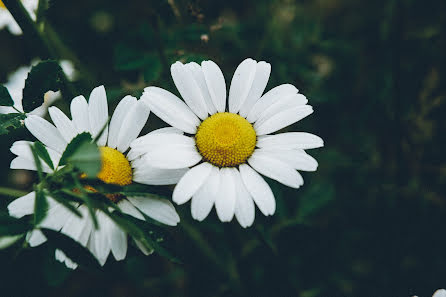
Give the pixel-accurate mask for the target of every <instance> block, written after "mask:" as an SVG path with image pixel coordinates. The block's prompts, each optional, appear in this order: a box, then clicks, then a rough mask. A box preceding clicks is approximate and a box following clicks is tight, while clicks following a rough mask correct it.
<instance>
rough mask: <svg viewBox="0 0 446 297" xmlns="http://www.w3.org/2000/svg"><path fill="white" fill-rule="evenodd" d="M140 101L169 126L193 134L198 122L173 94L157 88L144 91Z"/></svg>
mask: <svg viewBox="0 0 446 297" xmlns="http://www.w3.org/2000/svg"><path fill="white" fill-rule="evenodd" d="M141 100H143V102H144V103H146V104H147V105H148V106H149V108H150V110H151V111H152V112H153V113H154V114H156V115H157V116H158V117H159V118H161V119H162V120H163V121H164V122H166V123H168V124H169V125H171V126H173V127H176V128H178V129H180V130H182V131H184V132H186V133H191V134H194V133H195V132H196V131H197V127H198V125H200V120H199V119H198V118H197V116H196V115H195V114H194V113H193V112H192V111H191V109H190V108H189V107H188V106H187V105H186V104H185V103H184V102H183V101H181V100H180V98H178V97H177V96H175V95H174V94H172V93H170V92H168V91H166V90H163V89H161V88H157V87H148V88H145V89H144V93H143V94H142V97H141Z"/></svg>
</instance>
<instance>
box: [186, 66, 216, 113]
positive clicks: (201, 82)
mask: <svg viewBox="0 0 446 297" xmlns="http://www.w3.org/2000/svg"><path fill="white" fill-rule="evenodd" d="M185 66H186V67H187V68H188V69H189V71H190V72H191V73H192V76H193V77H194V79H195V82H196V83H197V85H198V87H199V88H200V91H201V95H202V96H203V99H204V102H205V103H206V106H207V112H208V113H209V114H214V113H216V112H217V109H216V108H215V106H214V103H213V102H212V98H211V94H210V93H209V90H208V86H207V85H206V79H205V78H204V73H203V70H202V69H201V66H200V65H198V64H197V63H195V62H191V63H187V64H186V65H185Z"/></svg>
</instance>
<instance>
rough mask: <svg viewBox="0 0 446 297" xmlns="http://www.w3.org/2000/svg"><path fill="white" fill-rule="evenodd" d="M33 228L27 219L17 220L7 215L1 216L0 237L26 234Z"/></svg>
mask: <svg viewBox="0 0 446 297" xmlns="http://www.w3.org/2000/svg"><path fill="white" fill-rule="evenodd" d="M32 228H33V225H31V224H30V223H29V219H28V218H26V217H24V218H20V219H16V218H14V217H11V216H8V215H6V214H0V236H11V235H18V234H24V233H26V232H28V231H29V230H31V229H32Z"/></svg>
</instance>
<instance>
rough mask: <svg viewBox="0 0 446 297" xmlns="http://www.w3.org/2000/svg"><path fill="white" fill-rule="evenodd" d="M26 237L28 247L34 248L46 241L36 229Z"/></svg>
mask: <svg viewBox="0 0 446 297" xmlns="http://www.w3.org/2000/svg"><path fill="white" fill-rule="evenodd" d="M28 235H29V237H28V239H27V241H28V243H29V246H30V247H36V246H38V245H41V244H42V243H44V242H45V241H46V237H45V235H43V233H42V231H40V230H38V229H35V230H33V231H31V233H28Z"/></svg>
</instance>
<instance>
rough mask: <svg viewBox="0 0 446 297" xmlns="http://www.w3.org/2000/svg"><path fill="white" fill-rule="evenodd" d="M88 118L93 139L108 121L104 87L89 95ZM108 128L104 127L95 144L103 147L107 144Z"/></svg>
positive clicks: (95, 89) (94, 90)
mask: <svg viewBox="0 0 446 297" xmlns="http://www.w3.org/2000/svg"><path fill="white" fill-rule="evenodd" d="M88 116H89V121H90V131H91V134H92V137H93V138H95V137H96V136H98V135H99V133H100V132H101V131H102V129H103V128H104V126H105V125H106V124H107V121H108V103H107V95H106V93H105V88H104V86H99V87H97V88H94V89H93V91H92V92H91V94H90V100H89V102H88ZM107 136H108V127H105V129H104V132H103V133H102V135H101V137H99V139H98V141H97V143H98V145H99V146H105V144H106V143H107Z"/></svg>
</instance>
